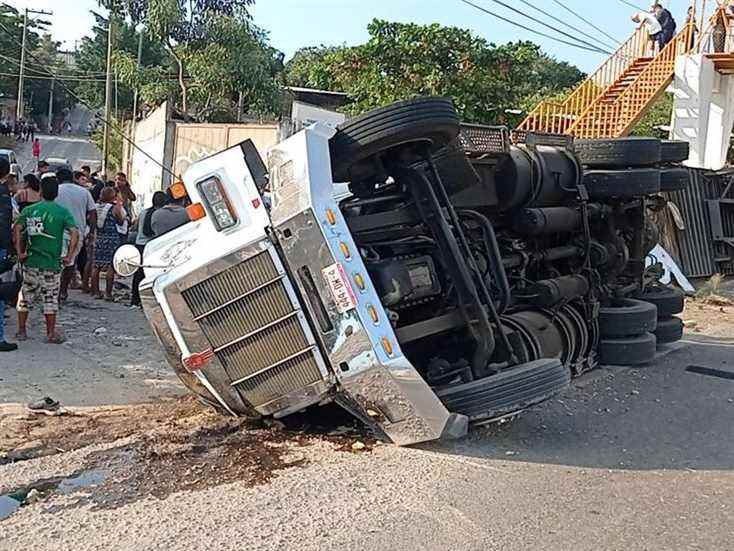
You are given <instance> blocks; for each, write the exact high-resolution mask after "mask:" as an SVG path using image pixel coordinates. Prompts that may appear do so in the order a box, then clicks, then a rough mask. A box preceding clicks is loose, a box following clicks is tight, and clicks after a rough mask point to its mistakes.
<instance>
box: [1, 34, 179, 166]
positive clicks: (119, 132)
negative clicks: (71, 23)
mask: <svg viewBox="0 0 734 551" xmlns="http://www.w3.org/2000/svg"><path fill="white" fill-rule="evenodd" d="M0 30H2V31H4V32H5V33H6V34H7V35H8V36H9V37H11V38H12V40H13V41H14V42H15V43H17V44H18V45H19V46H20V47H21V51H23V43H22V42H20V41H19V40H18V39H16V38H13V35H12V33H11V32H10V30H9V29H8V28H7V27H6V26H5V24H4V23H3V22H1V21H0ZM25 53H26V55H27V56H28V57H30V58H31V59H32V60H33V61H36V62H39V59H38V58H37V57H36V56H35V55H34V54H33V53H32V52H30V51H28V48H25ZM47 71H48V69H47ZM48 72H49V75H51V76H52V77H55V75H54V74H53V73H51V72H50V71H48ZM59 85H60V86H61V87H62V88H64V90H65V91H66V93H67V94H69V95H70V96H71V97H72V98H74V99H75V100H77V101H78V102H79V103H81V104H82V105H84V106H85V107H87V109H90V110H91V111H93V112H94V111H96V109H95V108H94V107H92V106H91V105H89V103H88V102H86V101H84V100H83V99H82V98H80V97H79V96H78V95H77V94H76V93H75V92H74V91H73V90H72V89H71V88H70V87H68V86H67V85H66V84H64V82H63V80H59ZM95 116H96V118H97V119H98V120H100V121H102V122H103V123H104V124H105V126H108V127H109V128H110V129H112V130H114V131H115V132H117V133H118V134H119V135H120V137H121V138H122V139H123V140H125V141H126V142H128V143H129V144H130V145H131V146H132V147H134V148H135V149H137V150H138V151H139V152H140V153H142V154H143V155H145V156H146V157H147V158H148V159H150V160H151V161H153V163H155V164H156V165H157V166H159V167H161V169H163V171H164V172H166V173H167V174H168V175H170V176H171V177H173V178H174V179H177V178H178V176H176V174H174V172H173V171H172V170H171V169H170V168H168V167H167V166H165V165H164V164H163V163H161V162H160V161H158V160H157V159H156V158H154V157H153V156H152V155H150V153H148V152H147V151H145V150H144V149H143V148H141V147H140V146H139V145H138V144H136V143H135V140H132V139H131V138H129V137H128V136H127V135H126V134H125V132H123V131H122V130H121V129H120V128H118V127H117V125H116V124H113V123H112V122H110V120H109V119H108V118H107V113H105V115H104V116H102V115H99V114H95Z"/></svg>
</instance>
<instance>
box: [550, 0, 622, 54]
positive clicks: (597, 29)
mask: <svg viewBox="0 0 734 551" xmlns="http://www.w3.org/2000/svg"><path fill="white" fill-rule="evenodd" d="M553 1H554V2H555V3H556V4H558V5H559V6H561V7H562V8H563V9H564V10H566V11H567V12H569V13H570V14H572V15H575V16H576V17H578V18H579V19H581V21H583V22H584V23H586V24H587V25H590V26H591V28H592V29H594V30H596V31H598V32H600V33H601V34H603V35H604V36H606V37H607V38H611V39H612V40H613V41H614V43H615V44H621V42H620V41H619V40H617V39H616V38H614V37H613V36H612V35H610V34H609V33H607V32H605V31H603V30H602V29H600V28H599V27H597V26H596V25H594V24H593V23H592V22H591V21H589V20H588V19H586V18H585V17H584V16H582V15H580V14H578V13H576V12H575V11H574V10H572V9H571V8H569V7H568V6H567V5H566V4H564V3H563V2H561V0H553Z"/></svg>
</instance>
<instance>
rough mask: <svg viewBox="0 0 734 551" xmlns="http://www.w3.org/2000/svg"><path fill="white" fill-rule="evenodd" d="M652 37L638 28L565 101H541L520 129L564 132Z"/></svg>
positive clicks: (613, 81) (621, 72) (642, 54)
mask: <svg viewBox="0 0 734 551" xmlns="http://www.w3.org/2000/svg"><path fill="white" fill-rule="evenodd" d="M648 43H649V37H648V34H647V32H646V31H645V29H644V28H639V29H637V30H636V31H635V32H634V33H633V34H632V36H630V38H629V39H627V41H626V42H625V43H624V44H622V45H621V46H620V47H619V49H617V51H616V52H614V54H612V55H611V56H610V57H609V58H608V59H607V60H606V61H605V62H604V63H603V64H602V66H601V67H599V69H597V70H596V72H594V73H593V74H592V75H591V76H589V77H588V78H587V79H586V80H585V81H584V82H582V83H581V84H580V85H579V86H577V87H576V88H575V89H574V90H573V92H571V94H569V96H568V97H567V98H565V99H564V100H563V101H562V102H553V101H541V102H540V103H539V104H538V105H537V106H536V107H535V109H533V110H532V111H531V112H530V114H528V116H527V117H526V118H525V120H524V121H523V122H522V123H521V124H520V126H519V127H518V130H525V131H528V132H548V133H554V134H565V133H567V130H568V128H569V127H570V126H571V125H572V124H573V122H574V120H576V118H577V117H578V116H579V115H581V114H582V113H583V112H584V111H585V110H586V109H587V108H588V107H589V106H590V105H592V104H593V103H594V101H595V100H596V99H597V98H598V97H600V96H601V95H602V94H603V93H604V92H606V90H607V89H608V88H609V87H610V86H612V85H613V84H614V83H615V82H617V80H619V77H621V76H622V75H623V74H624V73H625V72H626V71H627V70H629V68H630V67H631V66H632V64H633V63H634V62H635V61H636V60H638V59H639V58H640V57H644V56H645V54H646V48H647V46H648Z"/></svg>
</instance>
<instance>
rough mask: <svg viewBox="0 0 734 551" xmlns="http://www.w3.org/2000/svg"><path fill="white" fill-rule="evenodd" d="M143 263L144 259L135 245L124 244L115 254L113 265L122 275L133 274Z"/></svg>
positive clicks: (118, 273)
mask: <svg viewBox="0 0 734 551" xmlns="http://www.w3.org/2000/svg"><path fill="white" fill-rule="evenodd" d="M142 265H143V259H142V257H141V256H140V251H138V249H137V247H135V245H123V246H122V247H120V248H119V249H117V251H116V252H115V256H114V257H113V258H112V267H113V268H114V269H115V272H116V273H117V275H119V276H121V277H129V276H131V275H133V274H134V273H135V272H137V271H138V268H141V267H142Z"/></svg>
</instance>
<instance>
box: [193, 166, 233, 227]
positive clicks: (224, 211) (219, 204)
mask: <svg viewBox="0 0 734 551" xmlns="http://www.w3.org/2000/svg"><path fill="white" fill-rule="evenodd" d="M210 186H214V192H215V193H212V191H211V189H210ZM196 189H197V191H198V192H199V195H200V197H201V202H202V203H203V205H204V208H205V209H206V211H207V214H208V217H209V218H211V220H212V223H213V224H214V227H215V228H216V229H217V231H220V232H221V231H225V230H229V229H231V228H234V227H235V226H237V224H238V223H239V217H238V216H237V211H236V210H235V208H234V206H233V205H232V200H231V199H230V198H229V195H227V192H226V191H225V189H224V186H223V185H222V181H221V180H220V179H219V178H218V177H217V176H214V175H212V176H209V177H208V178H206V179H204V180H202V181H200V182H197V184H196ZM225 215H228V217H229V220H227V219H226V216H225Z"/></svg>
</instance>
